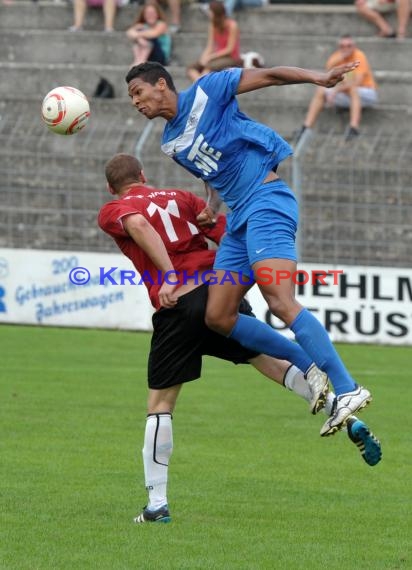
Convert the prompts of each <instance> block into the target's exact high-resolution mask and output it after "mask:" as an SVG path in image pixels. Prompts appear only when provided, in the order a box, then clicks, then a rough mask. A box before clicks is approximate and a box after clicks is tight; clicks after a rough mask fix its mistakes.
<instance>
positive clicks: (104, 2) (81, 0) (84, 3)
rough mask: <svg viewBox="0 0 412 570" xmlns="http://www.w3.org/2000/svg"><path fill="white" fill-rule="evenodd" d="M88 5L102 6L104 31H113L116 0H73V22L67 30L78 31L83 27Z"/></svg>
mask: <svg viewBox="0 0 412 570" xmlns="http://www.w3.org/2000/svg"><path fill="white" fill-rule="evenodd" d="M88 6H92V7H95V6H103V15H104V31H105V32H113V30H114V19H115V17H116V9H117V0H73V13H74V23H73V26H71V27H70V28H69V30H70V31H71V32H78V31H80V30H82V29H83V24H84V18H85V16H86V10H87V7H88Z"/></svg>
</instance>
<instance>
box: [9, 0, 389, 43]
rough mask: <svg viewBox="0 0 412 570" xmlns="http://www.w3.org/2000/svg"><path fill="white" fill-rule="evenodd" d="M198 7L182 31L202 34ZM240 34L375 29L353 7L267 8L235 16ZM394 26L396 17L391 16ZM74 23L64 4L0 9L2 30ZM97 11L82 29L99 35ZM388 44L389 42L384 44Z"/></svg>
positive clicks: (188, 9) (131, 11) (127, 13)
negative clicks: (96, 31)
mask: <svg viewBox="0 0 412 570" xmlns="http://www.w3.org/2000/svg"><path fill="white" fill-rule="evenodd" d="M201 6H202V5H201V4H195V3H194V4H191V5H186V6H183V18H182V22H183V26H182V31H183V32H204V31H205V25H206V22H207V18H206V16H205V14H204V12H203V11H202V10H201ZM138 11H139V8H138V7H137V6H136V5H129V6H124V7H122V8H120V9H119V10H118V14H117V19H116V30H118V31H121V30H125V29H126V28H127V27H129V26H130V25H131V23H132V22H133V20H134V19H135V17H136V14H137V13H138ZM236 18H237V19H238V21H239V24H240V26H241V29H244V31H247V30H248V31H249V32H251V33H256V34H257V35H259V34H261V33H262V34H272V33H273V34H276V33H281V34H284V35H303V36H305V35H307V36H316V35H318V36H322V35H324V36H330V37H339V36H340V35H341V34H342V33H344V32H346V31H347V30H350V31H351V33H352V34H354V35H355V36H373V35H374V34H375V33H376V32H375V28H374V27H373V26H371V25H370V24H368V22H366V21H364V20H363V19H361V18H359V16H358V15H357V13H356V11H355V8H354V6H353V5H347V6H346V5H317V4H314V5H305V4H299V5H295V4H270V5H268V6H265V7H263V8H256V9H247V10H241V11H239V12H236ZM389 20H390V21H392V22H394V21H395V18H394V15H392V14H390V15H389ZM72 23H73V11H72V7H71V6H70V5H68V4H66V3H65V2H62V3H56V2H50V1H49V2H48V1H44V0H39V1H38V2H31V1H30V0H29V1H27V2H25V1H24V0H19V1H18V2H15V3H14V4H11V5H3V4H1V5H0V27H1V28H2V29H4V30H10V29H13V28H15V29H19V30H22V29H30V30H36V29H37V30H40V29H43V30H64V29H67V28H68V27H69V26H70V25H71V24H72ZM102 27H103V18H102V11H101V9H89V10H88V13H87V17H86V24H85V28H86V30H98V31H100V30H102ZM382 41H387V40H382Z"/></svg>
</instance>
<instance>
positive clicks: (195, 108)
mask: <svg viewBox="0 0 412 570" xmlns="http://www.w3.org/2000/svg"><path fill="white" fill-rule="evenodd" d="M208 99H209V98H208V96H207V95H206V93H205V92H204V91H203V89H202V88H201V87H198V88H197V89H196V95H195V98H194V101H193V105H192V108H191V109H190V113H189V117H188V119H187V123H186V126H185V130H184V131H183V133H182V134H181V135H179V136H178V137H176V138H175V139H173V140H172V141H169V142H168V143H166V144H162V146H161V149H162V151H163V152H164V153H165V154H167V155H168V156H171V157H173V156H174V155H175V154H176V153H178V152H180V151H181V150H184V149H185V148H187V147H189V146H190V145H191V144H192V143H193V139H194V138H195V132H196V127H197V125H198V123H199V121H200V119H201V117H202V115H203V112H204V110H205V108H206V105H207V102H208Z"/></svg>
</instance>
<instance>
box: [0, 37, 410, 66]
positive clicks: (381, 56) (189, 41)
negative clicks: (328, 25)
mask: <svg viewBox="0 0 412 570" xmlns="http://www.w3.org/2000/svg"><path fill="white" fill-rule="evenodd" d="M205 45H206V34H205V33H199V32H187V33H182V34H177V35H175V36H174V39H173V56H172V60H174V61H177V62H179V65H187V64H189V63H191V62H193V61H194V60H195V59H196V58H197V57H198V56H199V55H200V53H201V51H202V49H203V47H204V46H205ZM358 45H359V47H360V48H361V49H362V50H363V51H365V53H366V54H367V56H368V58H369V61H370V63H371V66H372V69H374V70H392V69H393V68H394V62H396V70H397V71H410V70H411V65H410V62H411V60H412V42H402V43H400V42H398V41H396V40H385V42H383V41H382V40H381V39H377V38H373V37H366V38H360V39H359V40H358ZM241 46H242V51H245V52H246V51H258V52H259V53H261V54H262V55H263V57H264V58H265V62H266V65H267V66H272V65H294V66H298V67H309V68H317V69H323V67H324V65H325V62H326V59H327V58H328V57H329V55H330V54H331V53H332V51H334V50H335V49H336V37H334V36H316V37H314V36H302V35H300V36H289V35H285V34H273V33H271V34H263V33H259V35H257V34H256V33H250V32H242V44H241ZM0 61H3V62H10V63H13V62H27V63H30V62H42V63H45V64H49V63H73V64H75V63H78V64H93V63H95V64H96V65H101V63H102V62H104V64H105V65H119V66H122V67H125V66H129V65H130V64H131V62H132V52H131V44H130V42H129V41H128V40H127V38H126V36H125V34H124V33H122V32H115V33H113V34H102V33H100V32H94V31H88V32H79V33H76V34H74V33H72V32H67V31H61V30H54V31H49V30H34V31H32V30H30V31H28V30H14V29H10V30H4V31H2V33H1V35H0Z"/></svg>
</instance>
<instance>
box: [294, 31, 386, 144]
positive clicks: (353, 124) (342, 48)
mask: <svg viewBox="0 0 412 570" xmlns="http://www.w3.org/2000/svg"><path fill="white" fill-rule="evenodd" d="M355 61H359V62H360V63H359V66H358V67H357V68H356V69H354V70H353V71H351V72H350V73H347V74H346V75H345V78H344V80H343V81H341V82H340V83H337V84H336V85H335V87H331V88H325V87H318V88H317V89H316V92H315V94H314V96H313V98H312V101H311V102H310V105H309V109H308V112H307V114H306V118H305V121H304V123H303V125H302V127H301V128H300V129H299V131H298V133H297V140H296V142H298V141H299V140H300V138H301V137H302V135H303V133H304V132H305V131H306V130H307V129H310V128H312V127H313V125H314V124H315V121H316V119H317V118H318V115H319V113H320V112H321V111H322V109H323V108H324V106H325V105H326V106H328V107H343V108H349V110H350V111H349V127H348V129H347V130H346V133H345V137H346V140H350V139H353V138H355V137H356V136H358V135H359V125H360V122H361V116H362V108H363V107H370V106H372V105H375V104H376V103H377V101H378V95H377V89H376V83H375V80H374V77H373V74H372V70H371V67H370V65H369V62H368V59H367V57H366V55H365V54H364V53H363V51H361V50H360V49H358V48H357V47H356V44H355V41H354V39H353V38H352V37H351V36H350V35H343V36H342V37H341V38H340V40H339V43H338V50H337V51H335V52H334V53H333V54H332V55H331V56H330V57H329V59H328V61H327V63H326V69H327V70H329V69H332V68H333V67H335V66H337V65H343V64H348V63H352V62H355Z"/></svg>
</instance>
